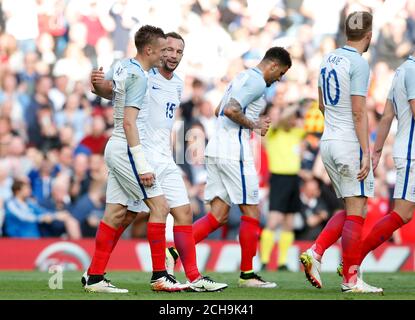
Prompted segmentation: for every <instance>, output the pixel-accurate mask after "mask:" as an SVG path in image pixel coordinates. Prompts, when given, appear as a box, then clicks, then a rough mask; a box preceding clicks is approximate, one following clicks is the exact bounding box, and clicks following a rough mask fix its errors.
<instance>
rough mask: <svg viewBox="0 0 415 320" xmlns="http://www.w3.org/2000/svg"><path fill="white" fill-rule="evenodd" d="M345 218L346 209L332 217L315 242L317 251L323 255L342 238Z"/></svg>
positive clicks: (314, 248) (315, 250)
mask: <svg viewBox="0 0 415 320" xmlns="http://www.w3.org/2000/svg"><path fill="white" fill-rule="evenodd" d="M345 220H346V210H341V211H339V212H337V213H336V214H335V215H334V216H332V217H331V218H330V220H329V221H328V222H327V224H326V226H325V227H324V229H323V230H322V231H321V232H320V234H319V236H318V238H317V240H316V242H315V243H314V246H313V250H314V252H315V253H317V254H318V255H320V256H323V254H324V252H325V251H326V250H327V249H328V248H330V246H331V245H332V244H333V243H335V242H336V241H337V240H338V239H339V238H340V236H341V235H342V231H343V225H344V221H345Z"/></svg>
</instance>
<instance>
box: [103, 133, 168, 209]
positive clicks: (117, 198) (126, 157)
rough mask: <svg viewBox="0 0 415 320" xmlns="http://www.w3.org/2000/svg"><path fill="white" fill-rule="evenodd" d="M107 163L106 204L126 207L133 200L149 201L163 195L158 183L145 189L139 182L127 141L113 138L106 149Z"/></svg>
mask: <svg viewBox="0 0 415 320" xmlns="http://www.w3.org/2000/svg"><path fill="white" fill-rule="evenodd" d="M104 158H105V163H106V165H107V167H108V181H107V192H106V202H107V203H116V204H121V205H124V206H126V205H127V204H128V201H129V200H132V199H140V200H142V199H147V198H153V197H156V196H159V195H161V194H163V191H162V190H161V187H160V185H159V183H158V181H157V179H156V182H155V183H154V184H153V186H151V187H144V186H143V185H142V184H141V183H140V180H139V177H138V174H137V170H136V167H135V165H134V160H133V157H132V155H131V153H130V150H129V148H128V144H127V141H125V140H121V139H114V138H111V139H110V140H109V141H108V143H107V145H106V147H105V154H104Z"/></svg>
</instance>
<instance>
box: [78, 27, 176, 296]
mask: <svg viewBox="0 0 415 320" xmlns="http://www.w3.org/2000/svg"><path fill="white" fill-rule="evenodd" d="M134 40H135V46H136V48H137V54H136V56H135V57H134V58H131V59H123V60H121V61H119V62H118V63H117V64H116V65H115V66H114V68H113V69H112V71H113V72H112V82H113V84H114V94H113V106H114V130H113V133H112V136H111V138H110V140H109V141H108V143H107V145H106V148H105V162H106V165H107V167H108V170H109V174H108V183H107V193H106V210H105V214H104V217H103V219H102V221H101V223H100V225H99V227H98V230H97V235H96V241H95V243H96V245H95V252H94V256H93V258H92V261H91V264H90V267H89V268H88V271H87V272H86V274H85V275H84V276H83V277H82V279H83V283H85V285H84V288H85V291H87V292H109V293H126V292H128V290H126V289H118V288H116V287H115V286H114V285H112V284H111V283H110V282H109V281H108V280H106V279H105V278H104V272H105V268H106V266H107V263H108V260H109V258H110V255H111V252H112V250H113V248H114V245H115V243H116V241H117V240H118V238H119V234H121V233H122V231H123V228H122V222H123V220H124V219H125V216H126V213H127V206H128V199H145V201H146V202H147V203H148V205H149V207H150V208H151V210H152V212H151V215H150V221H151V222H152V223H153V224H154V225H156V226H157V228H158V226H159V225H160V224H161V223H162V222H163V221H165V218H166V216H167V214H168V211H169V209H168V204H167V202H166V200H165V198H164V197H163V193H162V190H161V188H160V186H159V185H158V184H157V182H156V181H155V179H154V170H153V169H152V167H151V166H150V165H149V163H148V162H147V161H146V158H145V155H144V153H143V150H142V146H141V144H140V137H139V134H138V129H137V126H136V121H137V116H138V111H139V109H140V108H141V107H142V106H143V105H144V104H145V101H146V99H147V97H146V96H147V90H148V88H147V71H148V70H149V69H150V68H152V67H155V66H160V65H161V63H162V58H163V57H162V56H163V54H164V52H165V50H164V48H165V42H166V40H165V34H164V32H163V30H162V29H160V28H157V27H153V26H148V25H146V26H143V27H141V28H140V29H139V30H138V31H137V32H136V34H135V38H134ZM157 230H158V229H157ZM148 238H149V242H150V248H151V252H152V262H153V270H154V272H153V278H152V287H153V289H157V290H165V291H179V290H181V288H179V287H177V286H175V285H174V284H173V283H172V281H170V279H169V277H168V274H167V272H166V270H165V265H164V260H165V250H164V247H163V248H162V247H160V245H159V243H160V242H161V243H163V242H165V241H166V239H165V234H164V233H162V232H158V233H156V234H154V233H153V234H152V238H150V236H149V237H148ZM163 255H164V256H163ZM160 260H162V262H160Z"/></svg>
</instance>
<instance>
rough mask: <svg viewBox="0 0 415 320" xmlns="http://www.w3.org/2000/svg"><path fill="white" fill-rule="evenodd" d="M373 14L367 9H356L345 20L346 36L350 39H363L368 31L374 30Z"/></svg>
mask: <svg viewBox="0 0 415 320" xmlns="http://www.w3.org/2000/svg"><path fill="white" fill-rule="evenodd" d="M372 21H373V16H372V14H371V13H369V12H367V11H355V12H352V13H351V14H349V15H348V16H347V18H346V21H345V23H344V24H345V30H346V38H347V40H350V41H359V40H362V39H363V37H364V36H365V35H366V33H368V32H370V31H372Z"/></svg>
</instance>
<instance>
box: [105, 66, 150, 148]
mask: <svg viewBox="0 0 415 320" xmlns="http://www.w3.org/2000/svg"><path fill="white" fill-rule="evenodd" d="M105 79H107V80H112V82H113V97H112V104H113V107H114V130H113V131H112V137H111V138H115V139H118V140H124V141H126V137H125V132H124V127H123V119H124V109H125V107H135V108H138V109H141V108H142V106H143V105H144V104H145V103H147V101H148V89H147V72H146V71H144V70H143V68H142V67H141V65H140V63H139V62H138V61H137V60H135V59H122V60H120V61H117V62H116V63H114V65H113V66H112V67H111V69H110V70H109V71H108V72H107V74H106V75H105Z"/></svg>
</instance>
